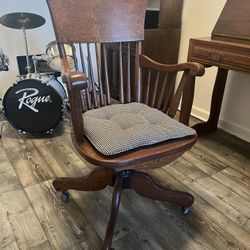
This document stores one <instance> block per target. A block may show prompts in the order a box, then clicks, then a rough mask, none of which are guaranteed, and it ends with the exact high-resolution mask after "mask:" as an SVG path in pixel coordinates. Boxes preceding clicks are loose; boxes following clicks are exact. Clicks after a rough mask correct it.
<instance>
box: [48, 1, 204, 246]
mask: <svg viewBox="0 0 250 250" xmlns="http://www.w3.org/2000/svg"><path fill="white" fill-rule="evenodd" d="M47 3H48V6H49V10H50V14H51V17H52V22H53V26H54V31H55V35H56V40H57V42H58V49H59V53H60V58H61V65H62V79H63V81H64V82H66V83H67V89H68V94H69V100H70V107H71V117H72V125H73V132H72V140H73V143H74V145H75V147H76V149H77V150H78V152H79V153H80V155H81V156H82V157H83V158H85V159H86V160H87V161H88V162H90V163H92V164H95V165H96V166H98V167H97V168H96V169H95V170H94V171H93V172H91V173H90V174H89V176H87V177H77V178H68V177H62V178H57V179H56V180H55V181H54V182H53V186H54V188H55V189H56V190H57V191H62V198H63V199H64V200H67V198H68V194H67V192H66V191H67V190H69V189H74V190H84V191H97V190H101V189H104V188H105V187H106V186H108V185H110V186H113V187H114V192H113V198H112V204H111V213H110V217H109V221H108V226H107V231H106V235H105V239H104V243H103V249H110V247H111V244H112V237H113V232H114V228H115V223H116V218H117V214H118V209H119V204H120V198H121V193H122V190H123V189H127V188H129V189H134V190H135V191H136V192H137V193H138V194H140V195H142V196H144V197H147V198H151V199H156V200H160V201H168V202H172V203H175V204H177V205H180V206H181V207H183V208H184V210H183V212H184V213H188V212H189V210H190V207H191V205H192V204H193V200H194V199H193V196H192V195H190V194H188V193H185V192H180V191H173V190H167V189H165V188H163V187H161V186H160V185H159V184H157V183H156V182H155V181H154V180H153V179H152V177H150V175H148V174H147V173H145V172H143V170H148V169H151V168H158V167H162V166H165V165H167V164H168V163H170V162H172V161H174V160H175V159H177V158H178V157H180V156H181V155H182V154H183V153H184V152H185V151H187V150H189V149H190V148H191V147H192V145H193V144H194V143H195V141H196V140H197V135H196V133H194V134H192V135H190V136H185V137H183V138H179V139H176V140H168V141H163V142H160V143H156V144H154V145H151V146H144V147H138V148H135V149H132V150H129V151H126V152H123V153H119V154H115V155H109V156H107V155H104V154H102V153H100V152H99V151H98V150H97V149H96V148H95V147H94V146H93V145H92V143H91V142H90V141H89V139H88V138H87V137H86V135H85V128H84V120H83V119H84V118H83V113H86V111H88V110H92V109H100V107H102V106H107V105H111V98H110V90H109V77H110V76H111V75H112V73H110V71H109V67H108V66H109V65H107V52H106V49H105V43H111V42H117V43H118V45H117V49H118V54H119V65H118V66H119V72H120V73H119V102H120V103H121V104H124V105H126V104H125V103H131V102H137V103H144V104H146V105H147V106H149V107H152V108H156V109H159V110H161V111H162V112H164V113H166V114H167V115H168V116H170V117H174V116H175V113H176V111H177V108H178V105H179V102H180V99H181V96H182V93H183V90H184V88H185V87H187V86H188V84H189V82H190V81H193V80H194V78H195V76H201V75H203V73H204V68H203V67H202V66H201V65H199V64H197V63H184V64H178V65H164V64H159V63H157V62H155V61H153V60H151V59H149V58H148V57H146V56H144V55H142V54H141V43H142V40H143V34H144V15H145V10H146V6H147V1H146V0H137V1H134V0H126V1H124V0H101V1H100V0H91V1H89V0H74V1H70V0H47ZM63 43H74V44H75V45H76V44H77V46H78V45H79V53H78V54H79V57H80V59H78V62H81V65H82V68H83V69H84V68H85V63H84V61H85V59H86V55H84V50H83V49H82V46H81V43H85V44H87V52H86V53H87V57H88V68H89V72H90V74H89V76H88V77H86V75H85V73H84V71H70V70H69V65H68V61H67V55H66V52H65V49H64V46H63ZM90 43H94V44H95V50H93V51H95V53H96V55H94V57H95V60H96V65H97V67H96V68H97V71H98V73H97V76H96V77H97V80H96V79H94V78H95V77H94V75H93V67H94V65H93V63H92V62H93V51H92V52H91V46H92V45H91V46H90ZM166 46H167V44H166ZM124 47H125V48H126V56H124ZM76 54H77V53H76ZM125 66H126V67H125ZM131 69H133V70H131ZM142 71H143V75H144V77H143V79H145V81H144V82H142V77H141V74H142ZM179 71H182V72H183V76H182V78H181V81H180V83H179V85H178V88H177V90H176V92H175V94H174V96H173V97H171V96H169V95H168V93H167V89H168V85H169V84H173V83H174V79H175V76H176V73H177V72H179ZM161 81H162V82H161ZM96 82H97V84H96ZM160 82H161V84H160ZM96 85H98V87H96ZM111 106H112V105H111ZM88 112H89V111H88ZM164 116H166V115H165V114H164Z"/></svg>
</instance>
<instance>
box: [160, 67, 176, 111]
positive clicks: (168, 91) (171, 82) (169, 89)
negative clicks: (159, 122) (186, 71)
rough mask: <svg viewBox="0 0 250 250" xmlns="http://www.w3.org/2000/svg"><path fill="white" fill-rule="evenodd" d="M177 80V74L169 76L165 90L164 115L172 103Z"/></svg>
mask: <svg viewBox="0 0 250 250" xmlns="http://www.w3.org/2000/svg"><path fill="white" fill-rule="evenodd" d="M175 79H176V72H174V73H171V74H169V75H168V79H167V86H166V88H165V90H164V94H165V96H164V99H165V101H164V105H163V109H162V111H163V112H164V113H167V111H168V109H169V105H170V102H171V98H172V97H173V92H174V86H175Z"/></svg>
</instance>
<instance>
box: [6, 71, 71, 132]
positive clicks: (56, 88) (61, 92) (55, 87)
mask: <svg viewBox="0 0 250 250" xmlns="http://www.w3.org/2000/svg"><path fill="white" fill-rule="evenodd" d="M27 80H34V81H39V82H40V83H41V84H44V83H46V82H47V85H46V86H47V87H49V88H51V90H52V91H53V92H54V93H55V94H56V95H57V96H58V97H60V100H61V112H60V116H59V119H57V121H56V122H55V123H54V125H53V126H52V127H51V128H50V129H47V130H44V131H40V132H34V133H33V132H28V131H25V129H24V130H21V129H20V127H18V126H17V125H16V123H15V121H14V119H13V118H10V117H8V115H6V111H7V110H6V101H7V98H8V93H9V92H10V91H11V89H12V88H13V87H14V86H16V85H18V84H19V83H21V82H23V81H27ZM58 99H59V98H58ZM66 102H67V94H66V91H65V89H64V87H63V86H62V84H61V83H60V82H59V81H57V80H56V79H55V78H52V77H49V76H47V75H43V76H41V75H39V76H33V75H31V76H30V77H29V78H25V79H22V80H19V81H17V82H16V83H15V84H13V86H11V87H10V88H9V89H8V90H7V91H6V93H5V94H4V97H3V102H2V105H3V112H4V116H5V117H6V119H7V121H8V122H9V123H10V124H11V126H12V127H13V128H14V129H16V130H17V131H18V132H20V133H22V134H29V135H44V134H49V133H52V132H53V130H54V128H55V127H57V125H58V124H59V122H60V121H61V119H62V116H63V113H64V109H65V107H66Z"/></svg>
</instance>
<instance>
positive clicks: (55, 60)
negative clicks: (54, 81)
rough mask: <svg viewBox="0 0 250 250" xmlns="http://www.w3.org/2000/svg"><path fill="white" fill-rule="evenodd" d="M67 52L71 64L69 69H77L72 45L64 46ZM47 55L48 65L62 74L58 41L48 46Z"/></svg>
mask: <svg viewBox="0 0 250 250" xmlns="http://www.w3.org/2000/svg"><path fill="white" fill-rule="evenodd" d="M64 48H65V52H66V55H67V59H68V62H69V68H70V69H71V70H72V69H74V67H75V61H74V47H73V46H71V45H70V44H64ZM46 54H47V55H48V65H49V67H50V68H52V69H53V70H55V71H58V72H61V62H60V56H59V51H58V47H57V43H56V41H53V42H50V43H49V44H48V45H47V46H46Z"/></svg>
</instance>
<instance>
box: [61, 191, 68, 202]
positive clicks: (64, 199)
mask: <svg viewBox="0 0 250 250" xmlns="http://www.w3.org/2000/svg"><path fill="white" fill-rule="evenodd" d="M61 200H62V202H63V203H67V202H69V193H68V192H62V194H61Z"/></svg>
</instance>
